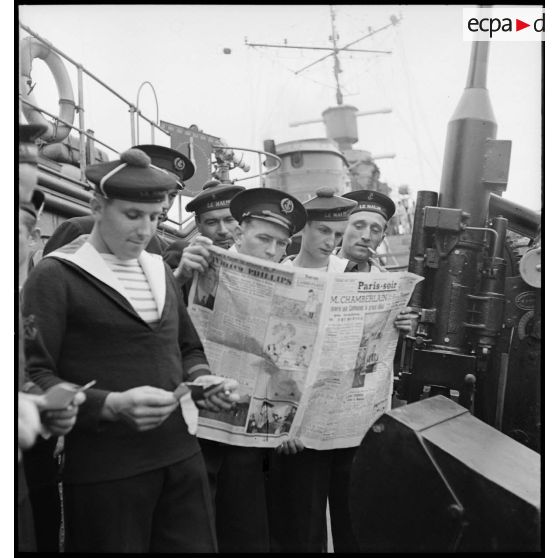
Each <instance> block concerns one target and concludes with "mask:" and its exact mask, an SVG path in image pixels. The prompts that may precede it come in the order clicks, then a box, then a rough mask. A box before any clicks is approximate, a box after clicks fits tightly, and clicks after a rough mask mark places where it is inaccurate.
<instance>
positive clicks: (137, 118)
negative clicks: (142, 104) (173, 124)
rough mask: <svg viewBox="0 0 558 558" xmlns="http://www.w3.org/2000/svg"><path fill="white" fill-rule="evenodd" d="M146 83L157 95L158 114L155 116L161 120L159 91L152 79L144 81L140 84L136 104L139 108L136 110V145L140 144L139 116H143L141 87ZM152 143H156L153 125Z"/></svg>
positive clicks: (154, 95)
mask: <svg viewBox="0 0 558 558" xmlns="http://www.w3.org/2000/svg"><path fill="white" fill-rule="evenodd" d="M144 85H149V87H151V91H153V97H155V107H156V108H157V115H156V116H155V118H156V119H157V122H159V101H158V99H157V93H156V92H155V87H153V84H152V83H151V82H150V81H147V80H146V81H144V82H142V84H141V85H140V86H139V88H138V93H137V96H136V105H137V107H138V110H137V112H136V114H137V116H136V141H135V142H134V143H135V145H139V142H140V140H139V137H140V131H139V117H140V116H143V115H142V112H141V110H140V109H139V98H140V93H141V89H142V87H143V86H144ZM151 143H155V136H154V130H153V125H151Z"/></svg>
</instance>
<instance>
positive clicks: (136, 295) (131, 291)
mask: <svg viewBox="0 0 558 558" xmlns="http://www.w3.org/2000/svg"><path fill="white" fill-rule="evenodd" d="M100 255H101V257H102V258H103V260H104V261H105V263H106V264H107V266H108V267H109V269H110V270H111V271H112V272H113V273H114V274H115V275H116V277H117V279H118V281H120V283H121V284H122V286H123V287H124V290H125V292H126V294H127V295H128V298H129V300H130V304H131V305H132V306H133V308H134V310H135V311H136V312H137V313H138V315H139V316H140V318H141V319H142V320H143V321H144V322H146V323H148V324H153V323H156V322H158V321H159V312H158V310H157V304H156V302H155V298H154V297H153V292H152V291H151V287H150V285H149V281H148V280H147V277H146V275H145V272H144V271H143V269H142V267H141V265H140V264H139V261H138V260H137V259H132V260H119V259H118V258H117V257H116V256H114V255H113V254H100Z"/></svg>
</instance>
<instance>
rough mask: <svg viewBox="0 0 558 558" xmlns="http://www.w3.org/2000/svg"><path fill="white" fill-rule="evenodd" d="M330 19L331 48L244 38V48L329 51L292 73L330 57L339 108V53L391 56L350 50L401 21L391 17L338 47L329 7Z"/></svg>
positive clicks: (298, 72) (332, 16) (333, 18)
mask: <svg viewBox="0 0 558 558" xmlns="http://www.w3.org/2000/svg"><path fill="white" fill-rule="evenodd" d="M330 19H331V37H330V38H329V39H330V41H331V42H332V44H333V46H306V45H304V46H303V45H289V44H287V39H285V40H284V44H282V45H277V44H269V43H251V42H248V39H247V38H246V39H245V40H244V43H245V44H246V46H250V47H265V48H296V49H300V50H327V51H329V53H328V54H325V55H324V56H322V57H320V58H318V59H317V60H314V62H311V63H310V64H308V65H306V66H304V68H301V69H300V70H297V71H296V72H294V74H295V75H298V74H300V73H302V72H304V70H307V69H308V68H311V67H312V66H315V65H316V64H318V63H320V62H322V61H323V60H326V59H327V58H329V57H330V56H333V75H334V77H335V83H336V86H337V87H336V100H337V105H338V106H341V105H342V104H343V93H342V91H341V83H340V81H339V74H341V73H342V71H343V70H342V69H341V61H340V57H339V53H340V52H367V53H372V54H391V50H373V49H363V48H350V47H352V46H353V45H355V44H357V43H360V42H361V41H363V40H364V39H367V38H368V37H371V36H372V35H375V34H376V33H379V32H380V31H383V30H384V29H387V28H388V27H391V26H392V25H397V24H398V23H399V22H400V21H401V19H400V18H398V17H396V16H391V18H390V23H388V24H387V25H384V26H383V27H380V28H379V29H372V28H371V27H369V28H368V33H366V35H363V36H362V37H359V38H358V39H356V40H354V41H351V42H350V43H347V44H346V45H344V46H342V47H339V46H338V43H337V41H338V39H339V34H338V33H337V28H336V26H335V11H334V9H333V6H330Z"/></svg>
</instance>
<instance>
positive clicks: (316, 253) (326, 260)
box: [283, 188, 357, 272]
mask: <svg viewBox="0 0 558 558" xmlns="http://www.w3.org/2000/svg"><path fill="white" fill-rule="evenodd" d="M303 205H304V208H305V209H306V213H307V215H308V220H307V221H306V225H304V229H302V233H301V234H302V240H301V245H300V252H299V253H298V254H297V255H296V256H287V257H286V258H285V259H284V260H283V264H284V265H292V266H294V267H310V268H314V269H319V270H322V271H338V272H342V271H344V270H345V267H346V266H347V264H348V263H349V262H348V260H347V259H343V258H338V257H337V256H335V255H333V251H334V250H335V248H337V247H338V245H339V243H340V242H341V239H342V238H343V233H344V232H345V229H346V227H347V220H348V218H349V214H350V211H351V209H352V208H353V207H355V206H356V205H357V202H356V201H353V200H348V199H345V198H343V197H341V196H335V195H334V191H333V189H332V188H319V189H318V190H317V191H316V195H315V197H313V198H311V199H310V200H308V201H306V202H304V204H303Z"/></svg>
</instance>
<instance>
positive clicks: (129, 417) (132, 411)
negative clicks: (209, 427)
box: [102, 386, 178, 432]
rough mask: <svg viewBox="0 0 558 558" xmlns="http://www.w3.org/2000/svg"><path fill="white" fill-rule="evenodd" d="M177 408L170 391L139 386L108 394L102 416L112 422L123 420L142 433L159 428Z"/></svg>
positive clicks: (176, 402)
mask: <svg viewBox="0 0 558 558" xmlns="http://www.w3.org/2000/svg"><path fill="white" fill-rule="evenodd" d="M177 406H178V401H177V400H176V398H175V397H174V394H173V393H172V391H166V390H164V389H160V388H156V387H152V386H141V387H136V388H132V389H129V390H127V391H123V392H112V393H109V394H108V396H107V398H106V400H105V407H104V408H103V412H102V416H103V418H106V419H108V420H113V421H116V420H123V421H125V422H126V423H127V424H129V425H130V426H131V427H132V428H134V429H135V430H138V431H140V432H144V431H146V430H151V429H153V428H157V427H158V426H160V425H161V424H162V423H163V422H164V421H165V420H166V419H167V418H168V417H169V415H170V414H171V413H172V412H173V411H174V410H175V409H176V407H177Z"/></svg>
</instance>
